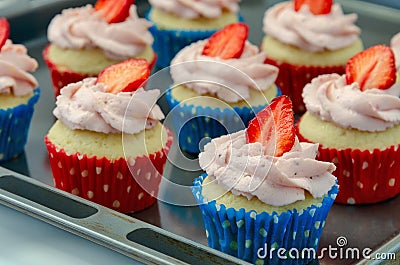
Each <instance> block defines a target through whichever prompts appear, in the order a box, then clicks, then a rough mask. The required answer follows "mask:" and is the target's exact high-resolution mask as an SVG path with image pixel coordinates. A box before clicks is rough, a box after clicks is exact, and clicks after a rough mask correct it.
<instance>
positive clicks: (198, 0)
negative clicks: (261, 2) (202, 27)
mask: <svg viewBox="0 0 400 265" xmlns="http://www.w3.org/2000/svg"><path fill="white" fill-rule="evenodd" d="M149 2H150V4H151V5H152V6H153V7H156V8H158V9H161V10H164V11H165V12H169V13H173V14H175V15H177V16H179V17H182V18H187V19H195V18H199V17H207V18H216V17H219V16H221V14H222V12H223V11H224V10H228V11H229V12H232V13H237V12H238V11H239V2H240V0H218V1H215V0H149Z"/></svg>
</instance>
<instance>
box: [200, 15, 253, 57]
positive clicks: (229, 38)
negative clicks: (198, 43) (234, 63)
mask: <svg viewBox="0 0 400 265" xmlns="http://www.w3.org/2000/svg"><path fill="white" fill-rule="evenodd" d="M248 35H249V26H247V24H244V23H241V22H238V23H233V24H229V25H227V26H225V27H224V28H223V29H221V30H219V31H217V32H216V33H214V34H213V35H211V37H210V38H209V39H208V41H207V43H206V45H205V46H204V48H203V55H207V56H211V57H220V58H221V59H225V60H226V59H231V58H239V57H240V55H242V53H243V49H244V44H245V42H246V40H247V37H248Z"/></svg>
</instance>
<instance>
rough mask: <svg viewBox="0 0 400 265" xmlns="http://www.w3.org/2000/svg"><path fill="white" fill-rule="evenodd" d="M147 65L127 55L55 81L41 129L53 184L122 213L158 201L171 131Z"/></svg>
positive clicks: (139, 208)
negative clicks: (48, 121)
mask: <svg viewBox="0 0 400 265" xmlns="http://www.w3.org/2000/svg"><path fill="white" fill-rule="evenodd" d="M149 73H150V70H149V65H148V64H147V62H146V60H144V59H130V60H128V61H123V62H121V63H118V64H115V65H112V66H109V67H107V68H106V69H104V70H103V71H102V72H101V73H100V74H99V77H98V78H95V77H89V78H86V79H84V80H82V81H79V82H77V83H72V84H69V85H67V86H66V87H64V88H62V89H61V94H60V95H59V96H58V97H57V101H56V108H55V109H54V115H55V116H56V117H57V121H56V122H55V124H54V125H53V126H52V127H51V128H50V130H49V132H48V133H47V135H46V136H45V143H46V146H47V149H48V153H49V159H50V164H51V169H52V172H53V177H54V183H55V186H56V187H57V188H60V189H62V190H64V191H67V192H70V193H72V194H75V195H78V196H80V197H82V198H85V199H88V200H90V201H93V202H96V203H99V204H101V205H103V206H106V207H109V208H112V209H114V210H117V211H119V212H122V213H131V212H136V211H140V210H143V209H145V208H147V207H149V206H151V205H152V204H153V203H154V202H155V201H156V196H157V192H158V188H159V184H160V181H161V175H162V173H163V166H164V164H165V162H166V156H167V153H168V150H169V148H170V145H171V141H172V136H171V134H170V133H169V130H168V129H167V128H166V127H164V126H163V125H162V124H161V123H160V122H159V120H161V119H163V118H164V115H163V113H162V112H161V110H160V108H159V107H158V106H157V105H156V101H157V98H158V96H159V93H160V92H159V91H158V90H149V91H145V90H144V89H143V88H142V87H141V85H142V83H143V81H144V80H146V78H147V77H148V75H149Z"/></svg>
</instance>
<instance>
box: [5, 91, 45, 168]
mask: <svg viewBox="0 0 400 265" xmlns="http://www.w3.org/2000/svg"><path fill="white" fill-rule="evenodd" d="M39 96H40V89H39V88H36V89H34V90H33V96H32V97H31V98H30V99H29V101H28V103H26V104H21V105H19V106H16V107H14V108H9V109H0V128H1V129H0V161H6V160H10V159H12V158H15V157H17V156H18V155H20V154H21V153H23V152H24V147H25V144H26V141H27V139H28V132H29V126H30V123H31V120H32V116H33V111H34V105H35V104H36V103H37V102H38V100H39Z"/></svg>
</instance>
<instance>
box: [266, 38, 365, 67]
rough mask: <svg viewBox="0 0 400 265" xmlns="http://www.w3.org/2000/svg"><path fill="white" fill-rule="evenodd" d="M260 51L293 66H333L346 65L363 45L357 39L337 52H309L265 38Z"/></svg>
mask: <svg viewBox="0 0 400 265" xmlns="http://www.w3.org/2000/svg"><path fill="white" fill-rule="evenodd" d="M261 49H262V50H264V51H266V52H267V54H268V57H269V58H271V59H274V60H276V61H279V62H285V63H289V64H294V65H317V66H335V65H344V64H346V62H347V61H348V60H349V59H350V58H351V57H352V56H353V55H354V54H356V53H357V52H359V51H361V50H363V44H362V41H361V39H358V40H357V41H356V42H355V43H353V44H352V45H350V46H348V47H344V48H341V49H338V50H334V51H330V50H326V51H323V52H310V51H306V50H303V49H300V48H298V47H296V46H293V45H288V44H285V43H282V42H280V41H278V40H276V39H275V38H273V37H271V36H265V37H264V39H263V42H262V48H261Z"/></svg>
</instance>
